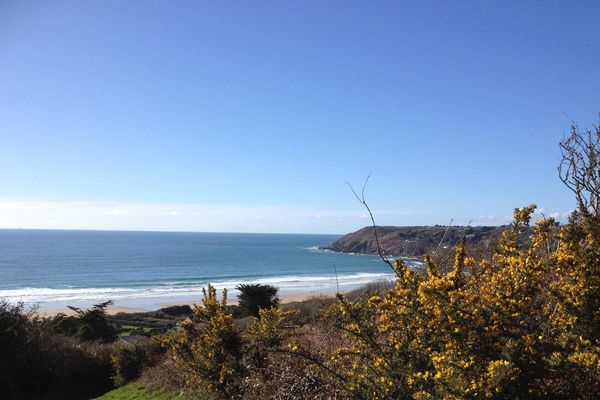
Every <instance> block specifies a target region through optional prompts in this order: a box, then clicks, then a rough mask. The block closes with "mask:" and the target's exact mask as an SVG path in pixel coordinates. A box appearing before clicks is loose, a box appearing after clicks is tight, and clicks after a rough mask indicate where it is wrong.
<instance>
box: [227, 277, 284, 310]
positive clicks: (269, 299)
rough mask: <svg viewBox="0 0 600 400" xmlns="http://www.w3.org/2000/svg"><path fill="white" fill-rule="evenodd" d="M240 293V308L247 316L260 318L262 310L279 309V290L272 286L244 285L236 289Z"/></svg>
mask: <svg viewBox="0 0 600 400" xmlns="http://www.w3.org/2000/svg"><path fill="white" fill-rule="evenodd" d="M236 289H237V290H239V291H240V294H239V295H238V300H239V303H238V307H239V308H240V309H241V311H242V312H243V313H244V314H245V315H252V316H254V317H258V311H259V310H260V309H261V308H271V307H277V306H278V305H279V298H278V297H277V292H278V289H277V288H276V287H275V286H271V285H261V284H242V285H238V286H237V287H236Z"/></svg>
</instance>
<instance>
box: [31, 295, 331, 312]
mask: <svg viewBox="0 0 600 400" xmlns="http://www.w3.org/2000/svg"><path fill="white" fill-rule="evenodd" d="M335 295H336V291H321V292H310V293H308V292H307V293H290V294H283V295H280V296H279V302H280V304H289V303H296V302H300V301H306V300H309V299H311V298H314V297H335ZM201 302H202V298H201V297H200V298H198V299H197V300H193V301H190V300H177V299H175V298H173V299H172V300H168V301H164V302H159V303H154V305H155V306H154V307H144V308H141V307H128V306H124V305H118V304H116V305H115V304H113V305H110V306H108V307H107V308H106V313H107V314H108V315H115V314H119V313H127V314H131V313H145V312H149V311H156V310H158V309H161V308H165V307H171V306H185V305H189V306H193V305H194V304H199V303H201ZM227 304H230V305H237V304H238V300H237V298H236V297H233V298H228V299H227ZM81 308H82V309H86V308H91V307H81ZM35 314H36V315H38V316H40V317H43V318H46V317H54V316H56V315H58V314H65V315H75V311H73V310H72V309H70V308H68V307H57V308H48V309H43V310H36V311H35Z"/></svg>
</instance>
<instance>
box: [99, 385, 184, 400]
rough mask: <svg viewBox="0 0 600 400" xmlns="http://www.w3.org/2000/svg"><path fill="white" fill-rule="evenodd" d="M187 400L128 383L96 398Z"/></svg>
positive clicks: (106, 399) (114, 399)
mask: <svg viewBox="0 0 600 400" xmlns="http://www.w3.org/2000/svg"><path fill="white" fill-rule="evenodd" d="M174 399H177V400H188V399H187V398H185V397H181V396H174V395H169V394H165V393H161V392H153V391H150V390H148V389H146V387H145V386H144V385H143V384H140V383H130V384H128V385H125V386H121V387H120V388H117V389H115V390H111V391H110V392H108V393H105V394H104V395H103V396H102V397H98V398H97V399H96V400H174Z"/></svg>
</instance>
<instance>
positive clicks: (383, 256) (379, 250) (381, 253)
mask: <svg viewBox="0 0 600 400" xmlns="http://www.w3.org/2000/svg"><path fill="white" fill-rule="evenodd" d="M371 173H372V171H371V172H369V175H367V179H365V183H364V184H363V187H362V190H361V195H360V196H359V195H358V193H356V190H354V187H353V186H352V184H350V183H348V182H346V184H347V185H348V186H349V187H350V190H352V193H353V194H354V197H356V200H358V202H359V203H360V204H362V205H363V206H364V207H365V209H366V210H367V212H368V213H369V217H370V218H371V225H372V226H373V233H374V235H375V244H376V246H377V254H378V255H379V258H381V260H382V261H383V262H384V263H386V264H387V265H389V266H390V267H391V268H392V269H393V270H394V271H395V269H394V265H393V264H392V262H391V261H390V259H389V258H388V257H387V256H386V254H385V250H384V249H383V246H382V245H381V243H380V241H379V234H378V233H377V225H376V224H375V217H373V212H371V208H370V207H369V205H368V204H367V201H366V200H365V189H366V188H367V183H369V178H371Z"/></svg>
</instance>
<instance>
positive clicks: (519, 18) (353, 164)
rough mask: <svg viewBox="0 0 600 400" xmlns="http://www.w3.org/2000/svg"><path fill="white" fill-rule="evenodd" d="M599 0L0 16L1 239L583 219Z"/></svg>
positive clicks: (174, 7) (29, 6)
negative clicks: (568, 141)
mask: <svg viewBox="0 0 600 400" xmlns="http://www.w3.org/2000/svg"><path fill="white" fill-rule="evenodd" d="M599 20H600V5H599V3H598V2H592V1H587V2H586V1H579V2H566V1H565V2H541V1H539V2H537V1H531V2H521V1H515V2H475V1H473V2H466V1H455V2H448V1H435V2H434V1H415V2H397V1H393V2H367V1H364V2H357V1H351V2H335V1H332V2H322V1H314V2H308V1H307V2H296V1H272V2H255V1H253V2H242V1H231V2H199V1H198V2H196V1H194V2H192V1H189V2H184V1H182V2H167V1H160V2H151V1H143V2H142V1H131V2H112V1H96V2H91V1H88V2H76V1H72V2H61V1H58V2H28V1H4V2H2V3H1V4H0V183H1V184H0V227H2V228H34V227H35V228H77V229H143V230H185V231H243V232H316V233H319V232H323V233H327V232H332V233H344V232H347V231H351V230H354V229H357V228H360V227H362V226H364V225H366V220H365V214H364V211H363V210H362V208H361V207H360V205H359V204H358V203H357V202H356V200H355V199H354V198H353V196H352V194H351V193H350V191H349V189H348V187H347V186H346V185H345V183H344V182H346V181H348V182H352V183H354V184H355V185H357V186H360V185H361V183H362V181H363V180H364V179H365V177H366V176H367V174H368V173H369V172H370V171H372V172H373V175H372V178H371V181H370V184H369V187H368V190H367V198H368V200H369V202H370V205H371V206H372V208H373V209H374V211H375V214H376V217H377V220H378V222H379V223H381V224H394V225H422V224H436V223H439V224H444V223H447V222H448V221H449V220H450V219H451V218H453V219H454V221H455V223H463V224H464V223H467V222H468V221H470V220H472V221H473V222H472V223H473V224H477V225H479V224H502V223H506V221H507V219H506V217H507V216H509V215H510V214H511V210H512V209H513V208H514V207H517V206H521V205H525V204H529V203H532V202H534V203H536V204H538V205H539V206H540V207H542V208H543V210H544V212H545V213H546V214H547V215H550V214H556V215H564V214H565V213H567V212H568V211H569V210H571V209H572V208H573V207H574V202H573V199H572V196H571V195H570V193H569V192H568V190H566V189H565V188H563V186H562V185H561V183H560V181H559V180H558V178H557V175H556V166H557V163H558V161H559V159H560V154H559V150H558V142H559V140H560V139H561V138H562V137H563V134H565V133H567V131H568V128H569V125H570V121H571V120H570V119H573V120H575V121H577V122H578V123H579V124H580V125H581V126H588V127H589V126H591V125H592V124H594V123H597V121H598V112H600V52H599V51H598V44H599V43H600V30H599V29H597V26H598V21H599Z"/></svg>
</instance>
